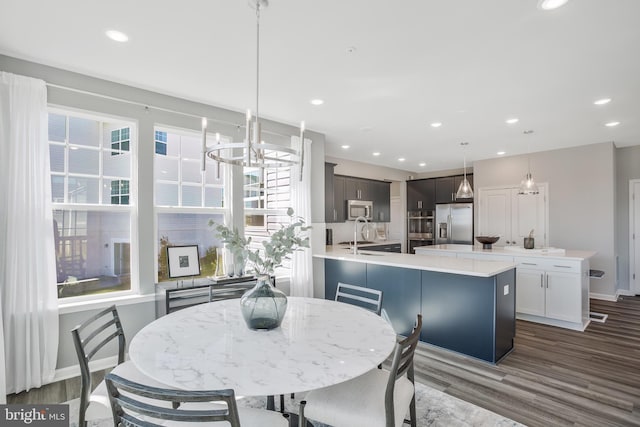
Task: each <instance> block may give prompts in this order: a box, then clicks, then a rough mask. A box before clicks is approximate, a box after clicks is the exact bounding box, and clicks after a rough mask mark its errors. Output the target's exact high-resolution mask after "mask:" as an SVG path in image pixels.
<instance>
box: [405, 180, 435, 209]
mask: <svg viewBox="0 0 640 427" xmlns="http://www.w3.org/2000/svg"><path fill="white" fill-rule="evenodd" d="M435 204H436V180H435V179H433V178H430V179H419V180H416V181H408V182H407V210H408V211H426V210H434V209H435Z"/></svg>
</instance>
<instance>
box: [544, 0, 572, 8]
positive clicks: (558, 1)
mask: <svg viewBox="0 0 640 427" xmlns="http://www.w3.org/2000/svg"><path fill="white" fill-rule="evenodd" d="M568 1H569V0H539V1H538V8H539V9H542V10H553V9H557V8H559V7H562V6H564V5H565V4H566V3H567V2H568Z"/></svg>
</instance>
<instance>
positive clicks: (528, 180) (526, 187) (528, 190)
mask: <svg viewBox="0 0 640 427" xmlns="http://www.w3.org/2000/svg"><path fill="white" fill-rule="evenodd" d="M532 133H533V131H532V130H525V131H524V134H525V135H531V134H532ZM539 192H540V190H538V184H536V183H535V182H534V181H533V177H532V176H531V150H530V146H529V143H528V142H527V174H526V175H525V176H524V179H523V180H522V181H521V182H520V189H519V190H518V194H519V195H521V196H528V195H536V194H538V193H539Z"/></svg>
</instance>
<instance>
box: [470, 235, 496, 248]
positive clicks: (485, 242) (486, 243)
mask: <svg viewBox="0 0 640 427" xmlns="http://www.w3.org/2000/svg"><path fill="white" fill-rule="evenodd" d="M499 239H500V236H476V240H477V241H478V243H482V249H491V245H492V244H494V243H495V242H497V241H498V240H499Z"/></svg>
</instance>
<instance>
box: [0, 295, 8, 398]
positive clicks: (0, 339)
mask: <svg viewBox="0 0 640 427" xmlns="http://www.w3.org/2000/svg"><path fill="white" fill-rule="evenodd" d="M4 403H7V380H6V374H5V369H4V332H3V330H2V293H1V292H0V404H4Z"/></svg>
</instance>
